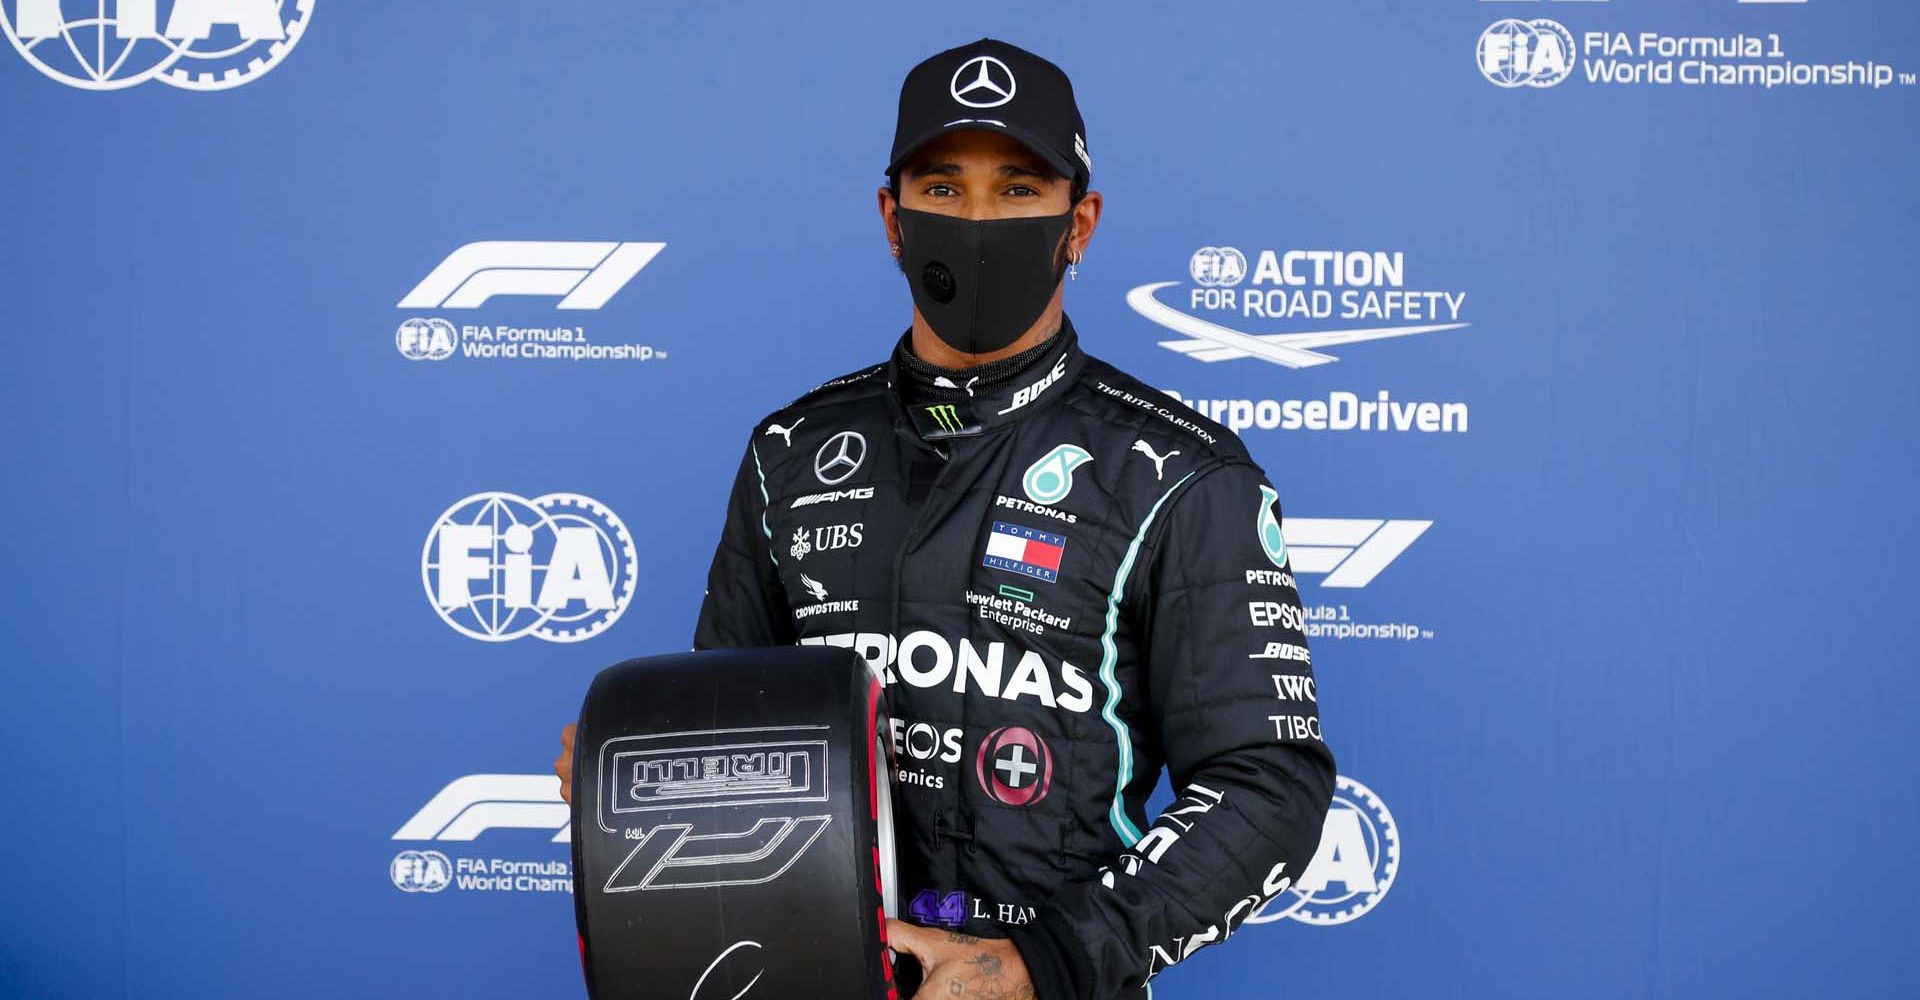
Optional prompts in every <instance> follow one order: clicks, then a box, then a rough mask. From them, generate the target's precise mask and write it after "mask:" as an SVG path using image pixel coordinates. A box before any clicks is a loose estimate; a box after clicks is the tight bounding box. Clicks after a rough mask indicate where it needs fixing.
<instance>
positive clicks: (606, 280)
mask: <svg viewBox="0 0 1920 1000" xmlns="http://www.w3.org/2000/svg"><path fill="white" fill-rule="evenodd" d="M665 247H666V244H665V243H595V242H565V241H518V240H485V241H482V242H479V243H469V244H467V245H466V246H463V247H461V248H460V249H458V250H455V251H454V252H452V253H450V254H448V255H447V259H446V260H443V261H441V262H440V266H439V267H436V268H434V269H433V273H432V274H429V275H427V276H426V278H425V279H423V280H422V281H421V282H420V283H419V284H418V285H415V286H414V288H413V291H411V292H408V293H407V297H406V298H403V299H401V300H400V308H402V309H475V308H478V307H480V306H481V305H484V304H485V303H486V301H487V300H488V299H490V298H492V297H494V296H496V295H559V296H563V298H561V299H560V304H559V305H558V306H557V307H556V308H559V309H598V308H600V307H601V306H603V305H606V304H607V300H608V299H611V298H613V296H614V294H615V293H617V292H619V291H620V289H622V288H625V287H626V286H627V282H629V281H632V280H633V276H634V275H636V274H639V273H640V269H641V268H643V267H646V266H647V265H648V264H649V263H651V262H652V261H653V258H654V256H655V255H657V254H659V253H660V251H661V250H662V249H664V248H665Z"/></svg>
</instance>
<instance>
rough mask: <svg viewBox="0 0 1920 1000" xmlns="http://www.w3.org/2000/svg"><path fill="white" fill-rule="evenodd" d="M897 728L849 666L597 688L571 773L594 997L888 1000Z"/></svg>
mask: <svg viewBox="0 0 1920 1000" xmlns="http://www.w3.org/2000/svg"><path fill="white" fill-rule="evenodd" d="M883 723H884V720H883V719H881V718H880V683H879V679H878V678H877V677H875V676H874V674H873V672H872V671H871V670H870V669H869V668H868V667H867V665H866V663H865V661H863V660H861V659H860V657H859V656H858V655H857V654H855V653H853V652H852V651H850V650H845V649H838V648H832V649H828V648H792V647H788V648H769V649H730V650H715V651H709V652H698V653H681V654H675V655H669V656H655V657H648V658H644V659H635V660H627V661H625V662H622V663H618V664H615V665H613V666H611V667H608V668H607V669H606V670H603V671H601V673H600V675H599V676H598V677H596V678H595V679H594V682H593V685H592V687H591V688H590V689H589V690H588V691H587V697H586V701H585V702H584V703H583V704H582V705H581V708H580V720H579V728H578V730H577V733H576V736H575V743H574V762H573V899H574V916H575V919H576V921H577V923H578V925H579V931H580V961H581V966H582V969H583V971H584V973H585V975H586V980H587V994H588V996H590V997H592V998H593V1000H630V998H632V1000H637V998H640V997H648V998H672V1000H680V998H683V997H684V998H687V1000H734V998H739V997H749V998H750V997H753V996H763V997H790V998H810V997H823V998H824V997H832V998H836V1000H839V998H846V1000H855V998H874V1000H880V998H886V997H889V996H891V995H893V992H894V991H893V981H892V970H891V967H890V965H889V964H888V961H887V952H886V941H885V937H884V934H885V918H886V917H887V916H888V915H889V914H891V913H892V912H893V911H894V906H893V903H892V900H891V899H890V898H887V896H886V893H887V892H890V891H891V889H892V871H893V856H892V854H893V833H892V829H891V827H892V822H891V803H890V799H889V794H890V793H889V789H888V787H887V773H888V771H887V768H886V766H885V764H886V760H885V753H886V751H885V749H884V748H885V746H886V744H884V743H882V742H881V738H882V736H883V734H884V728H883Z"/></svg>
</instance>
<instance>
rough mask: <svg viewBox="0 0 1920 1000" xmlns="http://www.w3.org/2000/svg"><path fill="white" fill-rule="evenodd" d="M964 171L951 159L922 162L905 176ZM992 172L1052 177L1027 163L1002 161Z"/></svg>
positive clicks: (950, 173)
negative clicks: (939, 161)
mask: <svg viewBox="0 0 1920 1000" xmlns="http://www.w3.org/2000/svg"><path fill="white" fill-rule="evenodd" d="M965 172H966V171H965V170H962V169H961V167H960V164H958V163H954V162H952V161H947V162H943V163H922V164H917V165H915V166H912V167H909V168H907V178H908V179H909V180H915V179H918V178H921V177H958V176H960V175H961V174H963V173H965ZM994 172H995V173H997V174H999V175H1000V176H1001V177H1034V178H1038V179H1040V180H1051V179H1052V178H1053V177H1054V174H1053V172H1052V171H1049V170H1042V169H1040V168H1039V167H1038V166H1035V165H1032V164H1027V163H1002V164H1000V166H999V168H998V169H996V170H995V171H994Z"/></svg>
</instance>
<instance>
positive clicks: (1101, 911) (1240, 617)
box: [1013, 464, 1334, 1000]
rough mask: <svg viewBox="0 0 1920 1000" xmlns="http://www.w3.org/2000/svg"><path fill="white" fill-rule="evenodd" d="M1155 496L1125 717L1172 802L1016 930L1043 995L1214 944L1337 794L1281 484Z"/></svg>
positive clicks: (1054, 997) (1246, 471) (1302, 862)
mask: <svg viewBox="0 0 1920 1000" xmlns="http://www.w3.org/2000/svg"><path fill="white" fill-rule="evenodd" d="M1167 503H1168V504H1169V505H1170V508H1169V509H1167V510H1163V511H1161V512H1160V516H1161V517H1162V518H1164V523H1163V524H1161V525H1155V526H1152V529H1151V530H1150V531H1149V533H1148V534H1147V535H1146V538H1147V539H1148V544H1150V545H1152V549H1151V551H1149V552H1143V553H1142V558H1143V559H1145V560H1146V562H1145V564H1144V566H1143V567H1137V568H1136V571H1135V572H1136V573H1137V574H1138V575H1137V577H1135V578H1134V579H1130V580H1129V584H1128V586H1129V590H1128V595H1127V599H1128V600H1129V602H1131V603H1130V607H1131V608H1132V610H1133V614H1134V617H1135V621H1136V625H1137V628H1138V629H1139V632H1140V635H1141V640H1140V641H1141V649H1142V651H1143V656H1144V659H1145V662H1144V663H1143V664H1142V670H1143V671H1144V672H1145V681H1144V684H1143V687H1144V689H1145V695H1146V705H1145V711H1144V713H1143V714H1144V718H1139V714H1140V713H1136V719H1137V721H1138V722H1139V723H1140V724H1142V725H1143V726H1151V727H1153V731H1152V732H1151V733H1150V734H1148V739H1149V740H1153V741H1156V742H1157V743H1158V745H1159V747H1160V749H1161V751H1162V753H1163V754H1164V756H1165V759H1166V763H1167V769H1168V773H1169V775H1170V777H1171V780H1172V782H1173V787H1174V789H1175V791H1176V792H1177V796H1176V798H1175V799H1174V801H1173V803H1172V804H1171V805H1169V806H1168V807H1167V809H1166V810H1165V811H1164V812H1162V813H1161V814H1160V816H1159V818H1158V820H1157V821H1156V822H1154V823H1153V825H1152V826H1150V827H1149V828H1148V829H1147V830H1145V831H1144V832H1143V833H1140V834H1138V835H1137V839H1133V837H1134V836H1135V834H1134V832H1133V831H1131V830H1128V829H1122V832H1121V833H1120V836H1121V837H1122V839H1123V840H1124V839H1133V843H1132V845H1131V847H1129V848H1128V849H1126V850H1123V851H1121V852H1120V853H1119V854H1118V855H1117V856H1115V857H1114V858H1112V859H1111V860H1110V861H1109V862H1108V863H1107V866H1106V867H1105V868H1103V869H1101V871H1100V873H1099V875H1098V876H1097V877H1096V878H1094V879H1093V880H1091V881H1089V882H1085V883H1081V884H1078V885H1074V886H1070V887H1068V889H1067V890H1066V891H1064V892H1062V893H1061V894H1060V895H1059V896H1058V897H1056V898H1055V899H1054V900H1053V901H1052V902H1050V903H1049V904H1048V905H1047V906H1046V907H1044V908H1043V909H1041V910H1040V912H1039V913H1038V915H1037V916H1036V919H1035V920H1034V921H1033V922H1032V923H1030V924H1028V925H1026V926H1024V927H1021V928H1015V929H1013V932H1014V933H1013V936H1014V939H1015V943H1016V944H1018V945H1019V947H1020V950H1021V955H1022V958H1023V959H1025V960H1026V962H1027V965H1028V970H1029V973H1030V974H1031V975H1032V976H1033V980H1034V984H1035V988H1036V991H1037V993H1038V995H1039V998H1040V1000H1105V998H1107V997H1110V996H1112V995H1113V994H1114V993H1116V992H1118V991H1119V990H1121V989H1124V988H1133V989H1137V988H1138V987H1140V986H1141V985H1142V984H1144V983H1145V982H1147V981H1148V980H1150V979H1152V978H1153V977H1154V976H1155V975H1157V974H1158V973H1160V972H1161V971H1163V970H1165V969H1166V968H1167V967H1168V966H1170V965H1173V964H1174V963H1176V962H1179V961H1180V960H1182V959H1184V958H1186V957H1187V956H1188V955H1191V954H1192V953H1193V952H1194V951H1195V950H1197V949H1199V948H1201V947H1203V946H1206V945H1209V944H1214V943H1217V942H1220V941H1223V940H1225V939H1226V938H1227V937H1228V936H1229V935H1231V934H1232V933H1233V932H1234V931H1235V930H1236V929H1237V928H1238V927H1239V926H1240V925H1241V923H1242V922H1243V921H1244V920H1245V919H1246V918H1247V917H1248V916H1249V915H1250V914H1252V913H1254V912H1257V911H1258V910H1259V909H1260V907H1261V905H1262V904H1263V903H1264V902H1265V901H1266V900H1268V899H1270V898H1272V897H1273V896H1275V895H1277V894H1278V893H1280V892H1282V891H1283V890H1285V889H1286V888H1287V887H1288V886H1290V885H1291V884H1292V882H1293V881H1294V880H1296V879H1298V878H1300V876H1301V874H1302V872H1303V870H1304V869H1305V867H1306V865H1307V864H1308V862H1309V861H1311V860H1312V858H1313V854H1314V850H1315V848H1316V847H1317V846H1318V844H1319V841H1320V835H1321V827H1322V823H1323V822H1324V820H1325V818H1326V812H1327V807H1328V804H1329V802H1330V801H1331V799H1332V796H1333V785H1334V762H1333V755H1332V753H1331V752H1330V751H1329V750H1328V749H1327V745H1326V743H1325V741H1324V740H1323V739H1322V737H1321V733H1320V721H1319V711H1318V693H1317V692H1316V691H1315V689H1314V683H1313V666H1312V660H1311V657H1310V654H1309V652H1308V650H1307V637H1306V633H1305V620H1304V618H1303V616H1302V614H1301V608H1300V598H1299V594H1298V592H1297V590H1296V588H1295V586H1294V582H1293V572H1292V565H1291V561H1290V560H1289V559H1288V558H1287V554H1286V546H1285V542H1284V541H1283V540H1282V538H1281V536H1280V515H1279V509H1278V508H1279V503H1278V498H1277V493H1276V492H1275V491H1274V489H1273V487H1272V486H1271V485H1270V484H1269V483H1268V482H1267V481H1266V477H1265V475H1263V474H1262V473H1261V471H1260V469H1259V468H1258V467H1257V466H1253V465H1250V464H1232V465H1227V466H1223V467H1217V468H1215V469H1212V470H1208V471H1206V472H1203V473H1202V474H1201V475H1200V476H1199V477H1197V478H1196V480H1195V481H1194V482H1193V483H1191V484H1189V485H1188V487H1187V488H1186V489H1185V492H1184V493H1182V494H1179V495H1177V496H1175V497H1173V498H1171V499H1170V500H1169V501H1167ZM1156 537H1157V541H1155V540H1154V539H1156ZM1115 825H1116V828H1125V827H1131V821H1130V820H1123V819H1116V820H1115Z"/></svg>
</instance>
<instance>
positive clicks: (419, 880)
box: [387, 851, 453, 892]
mask: <svg viewBox="0 0 1920 1000" xmlns="http://www.w3.org/2000/svg"><path fill="white" fill-rule="evenodd" d="M387 874H388V875H390V876H392V878H393V885H394V888H396V889H399V890H400V891H401V892H439V891H440V890H442V889H445V888H446V887H447V886H448V884H450V883H451V882H452V881H453V862H452V861H451V860H450V859H448V857H447V856H446V855H444V854H442V853H440V852H439V851H401V852H400V853H399V854H396V855H394V856H393V863H392V864H391V865H389V866H387Z"/></svg>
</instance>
